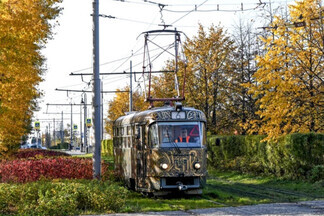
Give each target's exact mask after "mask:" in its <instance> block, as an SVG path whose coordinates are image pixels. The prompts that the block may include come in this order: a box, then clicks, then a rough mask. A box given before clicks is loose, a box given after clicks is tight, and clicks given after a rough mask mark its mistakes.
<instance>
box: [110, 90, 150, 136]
mask: <svg viewBox="0 0 324 216" xmlns="http://www.w3.org/2000/svg"><path fill="white" fill-rule="evenodd" d="M116 91H122V92H120V93H116V95H115V97H114V98H113V100H111V101H110V102H109V103H108V106H109V110H108V119H106V126H105V129H106V131H107V133H108V134H110V135H112V134H113V133H112V126H113V122H114V121H115V120H116V119H117V118H119V117H120V116H123V115H126V113H127V112H129V93H128V92H124V91H129V86H126V87H124V88H122V89H117V90H116ZM148 106H149V104H148V103H146V102H145V96H144V95H143V94H142V93H141V92H140V91H138V90H135V91H133V111H141V110H145V109H147V108H148Z"/></svg>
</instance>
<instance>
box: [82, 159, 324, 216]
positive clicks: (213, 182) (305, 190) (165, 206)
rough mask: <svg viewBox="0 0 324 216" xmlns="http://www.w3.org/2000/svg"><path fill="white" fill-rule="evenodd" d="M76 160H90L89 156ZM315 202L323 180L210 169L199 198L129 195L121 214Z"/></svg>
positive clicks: (322, 190) (320, 196)
mask: <svg viewBox="0 0 324 216" xmlns="http://www.w3.org/2000/svg"><path fill="white" fill-rule="evenodd" d="M78 157H92V154H87V155H82V156H78ZM102 159H103V160H105V161H108V162H109V163H112V164H113V158H112V157H109V156H105V155H102ZM314 199H324V180H322V181H319V182H316V183H311V182H307V181H293V180H287V179H281V178H276V177H269V176H254V175H249V174H240V173H237V172H229V171H227V172H220V171H217V170H214V169H209V176H208V178H207V184H206V186H205V188H204V189H203V194H202V195H201V196H181V195H180V196H179V195H178V196H176V197H175V196H167V197H158V198H149V197H146V196H143V195H142V194H140V193H137V192H134V191H130V195H129V196H128V198H127V200H126V206H125V207H124V208H123V210H122V212H126V213H128V212H149V211H178V210H183V211H186V210H188V209H199V208H217V207H225V206H241V205H254V204H262V203H275V202H296V201H306V200H314Z"/></svg>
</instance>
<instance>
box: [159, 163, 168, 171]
mask: <svg viewBox="0 0 324 216" xmlns="http://www.w3.org/2000/svg"><path fill="white" fill-rule="evenodd" d="M168 167H169V166H168V164H166V163H163V164H161V168H162V169H164V170H166V169H168Z"/></svg>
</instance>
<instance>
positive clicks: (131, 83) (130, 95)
mask: <svg viewBox="0 0 324 216" xmlns="http://www.w3.org/2000/svg"><path fill="white" fill-rule="evenodd" d="M132 67H133V66H132V61H130V76H129V79H130V82H129V85H130V86H129V112H132V111H133V79H132V70H133V69H132Z"/></svg>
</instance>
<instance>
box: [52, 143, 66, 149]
mask: <svg viewBox="0 0 324 216" xmlns="http://www.w3.org/2000/svg"><path fill="white" fill-rule="evenodd" d="M69 146H70V144H69V143H67V142H65V143H63V145H62V144H61V143H58V144H57V145H55V146H51V147H50V149H69Z"/></svg>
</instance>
